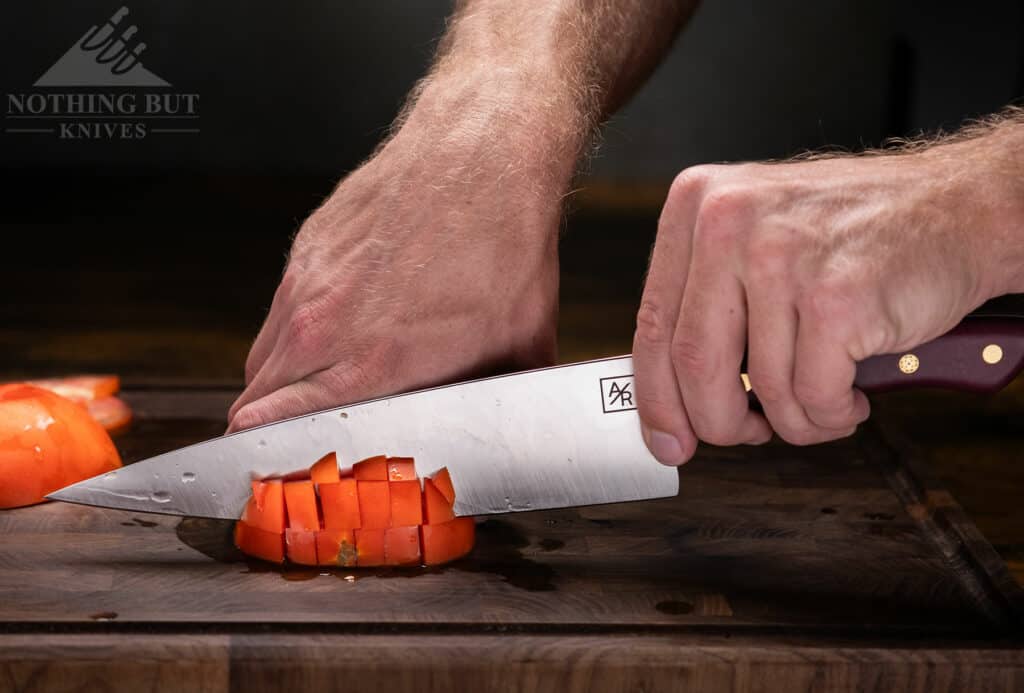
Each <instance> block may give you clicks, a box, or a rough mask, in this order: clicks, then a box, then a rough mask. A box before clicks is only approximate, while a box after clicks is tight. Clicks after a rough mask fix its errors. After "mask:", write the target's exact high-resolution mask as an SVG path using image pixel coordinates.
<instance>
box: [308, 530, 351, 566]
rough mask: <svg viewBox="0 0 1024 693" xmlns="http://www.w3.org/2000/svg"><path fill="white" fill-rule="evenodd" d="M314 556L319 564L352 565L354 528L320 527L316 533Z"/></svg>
mask: <svg viewBox="0 0 1024 693" xmlns="http://www.w3.org/2000/svg"><path fill="white" fill-rule="evenodd" d="M316 558H317V562H318V563H319V564H320V565H340V566H346V567H350V566H354V565H355V564H356V530H354V529H322V530H320V531H319V532H317V533H316Z"/></svg>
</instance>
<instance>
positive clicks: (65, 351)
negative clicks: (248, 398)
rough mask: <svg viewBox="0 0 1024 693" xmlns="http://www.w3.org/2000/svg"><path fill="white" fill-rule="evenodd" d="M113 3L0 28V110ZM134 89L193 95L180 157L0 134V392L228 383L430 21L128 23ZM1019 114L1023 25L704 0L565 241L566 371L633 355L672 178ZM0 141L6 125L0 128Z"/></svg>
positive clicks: (150, 147) (383, 123)
mask: <svg viewBox="0 0 1024 693" xmlns="http://www.w3.org/2000/svg"><path fill="white" fill-rule="evenodd" d="M120 4H121V3H120V2H117V1H115V2H84V3H74V4H72V3H54V2H44V3H15V4H12V5H10V6H8V7H5V9H4V12H3V15H4V17H3V22H2V25H0V33H2V38H3V40H2V42H0V46H2V47H3V48H2V51H3V58H4V59H3V60H2V61H0V89H2V91H3V92H5V109H6V93H7V92H22V91H28V90H30V89H31V85H32V83H33V82H34V81H35V80H36V79H37V78H38V77H39V76H40V75H41V74H42V73H43V72H44V71H45V70H46V68H48V67H49V66H50V65H51V64H52V63H53V62H54V61H55V60H56V59H57V58H58V57H59V56H60V55H61V54H62V53H63V52H64V51H65V50H66V49H67V48H68V47H69V46H70V45H71V44H72V43H73V42H75V41H77V40H78V38H79V37H80V36H81V35H82V34H83V33H84V31H85V30H86V29H87V28H88V27H89V26H91V25H93V24H100V23H102V22H103V21H105V20H106V18H107V17H109V16H110V15H111V14H112V13H113V12H114V11H116V10H117V8H118V7H119V6H120ZM129 7H130V9H131V14H130V15H129V17H128V18H127V20H126V21H125V22H124V24H123V26H127V25H128V24H131V23H135V24H138V26H139V27H140V36H141V37H142V38H143V40H145V41H146V42H147V44H148V46H149V48H148V50H147V51H146V53H145V54H144V56H143V59H144V63H145V65H146V67H147V68H149V69H150V70H152V71H153V72H155V73H156V74H158V75H160V76H161V77H163V78H164V79H166V80H167V81H169V82H170V83H171V84H172V85H173V90H174V91H183V92H197V93H199V94H200V96H201V118H200V120H199V123H198V126H199V127H200V129H201V134H199V135H150V136H149V137H147V138H146V139H144V140H141V141H133V140H129V141H117V140H100V141H92V142H70V141H60V140H58V139H56V138H55V137H53V136H47V135H26V134H9V133H6V132H5V133H3V134H2V135H0V151H2V157H0V177H2V181H0V182H2V189H3V191H4V192H3V205H2V209H0V233H2V234H3V239H4V250H3V252H2V255H3V256H5V257H6V260H7V261H6V262H4V263H3V268H4V269H3V271H2V272H0V290H2V295H3V296H4V301H3V304H2V308H0V374H5V375H8V376H14V375H30V374H35V373H39V372H42V371H47V372H51V371H54V370H68V371H74V370H82V369H97V368H100V369H109V370H117V371H119V372H121V373H123V374H124V375H125V376H126V377H127V379H128V380H129V381H136V382H140V381H153V380H164V379H172V380H173V379H179V378H182V377H187V378H191V379H198V380H202V381H216V382H225V383H237V382H239V381H240V379H241V373H242V363H243V361H244V356H245V353H246V350H247V346H248V343H249V340H251V338H252V337H253V336H254V334H255V331H256V329H257V328H258V326H259V324H260V322H261V319H262V317H263V315H264V314H265V311H266V309H267V307H268V306H269V303H270V299H271V297H272V295H273V290H274V287H275V285H276V280H277V278H278V276H279V274H280V271H281V268H282V266H283V261H284V254H285V252H286V250H287V247H288V242H289V238H290V236H291V234H292V233H293V232H294V231H295V230H296V229H297V227H298V225H299V224H300V223H301V221H302V219H303V218H304V217H305V216H306V215H307V214H308V212H309V211H310V210H311V209H312V208H313V207H314V206H315V205H316V204H317V203H318V202H319V200H320V199H322V197H323V196H324V195H325V194H326V193H328V192H329V191H330V190H331V189H332V187H333V186H334V184H335V183H336V182H337V181H338V180H339V179H340V178H341V177H342V176H343V175H344V174H345V172H347V171H350V170H352V169H353V168H354V167H355V166H357V165H358V163H359V162H360V161H361V160H362V159H364V158H365V157H366V156H367V155H368V154H369V153H370V152H371V151H372V149H373V147H374V145H375V144H376V143H377V141H378V140H379V139H380V137H381V136H382V134H383V133H384V132H385V131H386V129H387V127H388V125H389V123H390V121H391V119H392V118H393V117H394V115H395V113H396V112H397V110H398V108H399V107H400V106H401V103H402V101H403V97H404V94H405V93H406V92H407V90H408V89H409V88H410V87H411V85H412V84H413V83H414V81H415V80H416V79H417V78H418V77H419V76H421V75H422V74H423V72H424V70H425V69H426V66H427V65H428V64H429V60H430V56H431V54H432V51H433V49H434V45H435V42H436V39H437V37H438V35H439V32H440V31H441V30H442V29H443V26H444V18H445V15H446V14H447V12H448V11H449V3H448V2H440V1H438V0H430V1H417V2H411V1H409V2H397V1H395V0H392V1H389V2H368V1H366V2H344V3H337V2H296V3H252V2H240V1H236V2H221V3H198V2H177V3H157V2H153V1H142V0H140V1H137V2H133V3H131V4H130V5H129ZM1022 92H1024V4H1022V3H1020V2H1019V0H989V1H987V2H977V3H972V4H971V5H970V7H969V8H968V7H966V4H965V3H960V2H952V1H950V0H941V1H939V2H884V1H882V0H866V1H858V2H853V1H852V0H847V1H840V0H819V1H815V2H811V1H810V0H803V1H798V0H781V1H779V2H773V3H758V2H753V1H750V2H743V1H741V0H708V1H707V2H705V3H704V4H703V6H702V7H701V9H700V10H699V11H698V13H697V15H696V17H695V18H694V20H693V21H692V22H691V24H690V26H689V27H688V28H687V29H686V31H685V32H684V33H683V35H682V36H681V37H680V40H679V41H678V42H677V44H676V46H675V49H674V50H673V51H672V53H671V55H670V56H669V57H668V58H667V60H666V61H665V63H664V64H663V65H662V67H661V68H660V69H659V71H658V72H657V73H656V74H655V75H654V77H653V78H652V79H651V80H650V81H649V83H648V84H647V85H646V86H645V87H644V89H643V90H642V91H641V92H640V93H639V94H638V95H637V97H636V98H635V100H634V101H633V102H632V103H631V104H630V105H629V106H628V107H627V108H625V109H624V110H623V111H622V112H621V113H620V114H619V115H617V116H616V117H615V118H614V119H613V120H612V121H611V123H610V124H609V125H608V127H607V128H606V129H605V134H604V146H603V147H602V149H601V151H600V154H599V155H598V156H597V157H595V158H594V160H593V161H592V162H591V164H590V165H589V167H588V168H587V172H586V174H585V175H584V177H583V179H582V180H581V182H580V185H579V187H580V188H581V193H580V194H579V195H578V196H577V199H576V201H575V202H574V204H573V205H572V206H573V213H572V215H571V217H570V220H569V223H568V226H567V233H566V234H565V239H564V241H563V254H562V257H563V274H564V276H563V320H562V326H561V343H562V358H563V359H566V360H569V359H576V358H583V357H588V356H596V355H603V354H610V353H616V352H621V351H626V350H628V348H629V337H630V334H631V331H632V317H633V312H634V310H635V304H636V300H637V298H638V296H639V290H640V283H641V281H642V274H643V270H644V264H645V262H646V257H647V253H648V250H649V247H650V243H651V241H652V238H653V232H654V224H655V221H656V218H657V212H658V206H659V204H660V202H661V200H662V199H663V196H664V192H665V188H666V186H667V184H668V182H669V181H670V180H671V178H672V177H673V175H674V174H675V173H676V172H678V171H679V170H680V169H682V168H684V167H686V166H689V165H692V164H696V163H702V162H710V161H733V160H742V159H753V158H762V157H784V156H787V155H791V154H794V153H797V152H799V151H801V150H804V149H808V148H819V147H826V146H827V147H836V146H838V147H845V148H850V149H858V148H861V147H864V146H873V145H878V144H880V143H881V142H883V140H884V139H885V138H886V137H890V136H898V135H907V134H913V133H915V132H918V131H920V130H929V131H930V130H933V129H935V128H939V127H944V128H955V127H956V126H957V124H958V123H960V122H961V121H962V120H963V119H965V118H968V117H972V116H977V115H982V114H985V113H989V112H992V111H994V110H997V109H998V108H1000V107H1001V106H1003V105H1004V104H1006V103H1009V102H1011V101H1012V100H1013V99H1015V98H1017V97H1019V96H1020V95H1021V94H1022ZM5 125H7V126H9V125H10V122H9V121H6V122H5Z"/></svg>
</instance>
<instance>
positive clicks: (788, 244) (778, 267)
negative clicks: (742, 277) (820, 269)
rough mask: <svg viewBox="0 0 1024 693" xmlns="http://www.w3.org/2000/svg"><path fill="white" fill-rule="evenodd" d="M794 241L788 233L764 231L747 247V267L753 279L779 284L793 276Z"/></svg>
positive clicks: (773, 284) (762, 282) (758, 281)
mask: <svg viewBox="0 0 1024 693" xmlns="http://www.w3.org/2000/svg"><path fill="white" fill-rule="evenodd" d="M793 261H794V252H793V242H792V239H791V238H790V236H789V235H788V234H785V233H778V232H774V231H768V232H763V233H761V234H758V236H757V237H756V238H754V239H751V241H750V243H749V244H748V246H747V248H746V267H747V272H748V274H749V276H750V278H751V280H752V281H754V282H756V283H760V284H767V285H770V286H777V285H779V284H781V283H784V282H787V281H790V280H791V277H792V276H793Z"/></svg>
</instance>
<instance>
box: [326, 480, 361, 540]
mask: <svg viewBox="0 0 1024 693" xmlns="http://www.w3.org/2000/svg"><path fill="white" fill-rule="evenodd" d="M357 483H358V482H357V481H356V480H355V479H341V480H340V481H338V483H336V484H322V485H321V486H320V487H319V491H320V507H321V509H322V510H323V513H324V529H359V528H360V527H362V526H363V523H362V519H361V515H360V512H359V491H358V490H357V487H356V484H357Z"/></svg>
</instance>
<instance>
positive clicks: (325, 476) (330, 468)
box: [309, 452, 341, 484]
mask: <svg viewBox="0 0 1024 693" xmlns="http://www.w3.org/2000/svg"><path fill="white" fill-rule="evenodd" d="M309 478H310V479H312V480H313V483H314V484H336V483H338V481H340V480H341V476H340V475H339V473H338V456H337V455H336V454H335V453H333V452H329V453H327V454H326V455H324V456H323V457H321V458H320V459H319V460H317V461H316V462H315V463H314V464H313V466H312V467H310V468H309Z"/></svg>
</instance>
